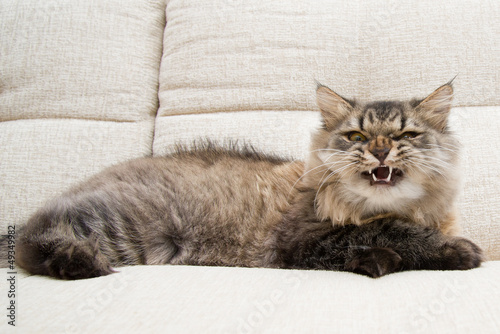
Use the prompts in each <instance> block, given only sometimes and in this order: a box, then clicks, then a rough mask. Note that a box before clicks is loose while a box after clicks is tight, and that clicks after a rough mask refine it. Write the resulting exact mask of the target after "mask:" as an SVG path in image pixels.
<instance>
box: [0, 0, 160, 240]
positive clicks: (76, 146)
mask: <svg viewBox="0 0 500 334" xmlns="http://www.w3.org/2000/svg"><path fill="white" fill-rule="evenodd" d="M164 26H165V3H164V2H163V1H146V0H144V1H136V0H127V1H118V0H116V1H115V0H112V1H77V2H68V1H63V0H55V1H32V0H30V1H21V2H20V1H10V0H6V1H2V2H1V3H0V50H1V52H0V54H1V57H0V144H1V147H2V149H1V150H0V189H1V194H2V199H1V201H0V231H1V232H3V231H5V229H6V226H7V225H9V224H10V225H12V224H22V223H24V222H25V221H26V219H27V218H28V217H29V215H30V214H31V213H33V211H34V210H35V209H36V208H38V207H40V206H41V205H42V203H43V202H44V201H46V200H47V199H49V198H50V197H52V196H55V195H56V194H58V193H60V192H61V191H62V190H64V189H66V188H67V187H68V186H70V185H71V184H74V183H75V182H78V181H81V180H83V179H85V178H87V177H88V176H90V175H92V174H94V173H96V172H98V171H99V170H101V169H103V168H104V167H107V166H109V165H112V164H114V163H117V162H119V161H123V160H127V159H130V158H133V157H137V156H142V155H147V154H151V148H152V141H153V130H154V117H155V114H156V111H157V108H158V97H157V90H158V73H159V65H160V59H161V52H162V37H163V29H164Z"/></svg>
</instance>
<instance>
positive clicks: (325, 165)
mask: <svg viewBox="0 0 500 334" xmlns="http://www.w3.org/2000/svg"><path fill="white" fill-rule="evenodd" d="M318 151H338V152H336V153H333V154H331V155H329V156H328V158H327V159H326V160H328V159H330V158H332V157H333V156H335V155H346V157H344V158H342V159H341V160H338V161H336V162H338V163H340V162H345V159H346V158H347V157H349V156H350V154H349V152H346V151H341V150H336V149H318V150H314V151H312V152H318ZM336 162H334V163H336ZM331 166H332V162H324V163H323V164H321V165H319V166H316V167H314V168H312V169H310V170H308V171H307V172H305V173H304V174H302V175H301V176H300V177H299V178H298V179H297V181H295V183H294V184H293V185H292V187H291V189H290V191H289V192H288V195H287V198H290V194H291V193H292V191H293V190H294V189H295V186H296V185H297V184H298V183H299V182H300V181H301V180H302V179H303V178H304V177H305V176H307V175H308V174H309V173H311V172H313V171H315V170H318V169H320V168H323V167H326V168H325V173H326V172H327V171H328V170H329V169H330V167H331ZM325 173H323V175H322V177H321V178H323V177H324V175H325Z"/></svg>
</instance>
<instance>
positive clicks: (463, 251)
mask: <svg viewBox="0 0 500 334" xmlns="http://www.w3.org/2000/svg"><path fill="white" fill-rule="evenodd" d="M483 261H484V256H483V251H482V250H481V248H479V246H477V245H476V244H475V243H473V242H472V241H470V240H467V239H465V238H458V237H457V238H453V239H452V240H450V241H448V242H446V243H445V244H444V246H443V247H442V258H441V261H440V262H441V268H440V269H442V270H468V269H473V268H477V267H479V266H480V265H481V262H483Z"/></svg>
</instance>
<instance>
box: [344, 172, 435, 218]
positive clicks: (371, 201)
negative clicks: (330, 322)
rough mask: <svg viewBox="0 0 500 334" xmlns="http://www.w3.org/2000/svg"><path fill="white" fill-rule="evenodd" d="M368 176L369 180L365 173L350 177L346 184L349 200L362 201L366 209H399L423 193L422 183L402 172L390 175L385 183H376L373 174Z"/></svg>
mask: <svg viewBox="0 0 500 334" xmlns="http://www.w3.org/2000/svg"><path fill="white" fill-rule="evenodd" d="M392 173H394V170H393V171H392ZM368 174H369V173H368ZM369 176H370V178H372V180H369V179H368V178H367V177H366V175H361V176H358V177H355V178H351V179H350V182H349V184H348V185H347V188H348V189H349V192H351V194H352V197H350V198H349V200H350V201H351V202H352V203H357V204H361V203H362V205H363V206H364V207H365V209H366V210H367V211H371V212H378V211H387V210H391V211H400V209H401V208H402V207H405V206H407V205H408V201H414V200H417V199H419V198H421V197H422V196H424V195H425V189H424V188H423V187H422V185H421V184H419V183H418V182H415V181H412V179H411V178H410V177H408V176H405V175H404V174H403V175H400V176H396V177H394V176H391V178H394V179H393V180H392V181H390V180H387V182H386V183H376V182H375V180H373V176H371V175H370V174H369ZM385 179H387V177H386V178H385ZM345 194H347V193H345Z"/></svg>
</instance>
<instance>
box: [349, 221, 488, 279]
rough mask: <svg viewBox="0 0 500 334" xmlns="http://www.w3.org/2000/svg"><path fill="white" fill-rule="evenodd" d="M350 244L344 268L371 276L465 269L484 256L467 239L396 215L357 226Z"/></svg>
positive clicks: (474, 266)
mask: <svg viewBox="0 0 500 334" xmlns="http://www.w3.org/2000/svg"><path fill="white" fill-rule="evenodd" d="M350 244H351V248H353V249H354V250H352V251H350V252H349V256H348V258H347V261H346V270H348V271H353V272H357V273H361V274H365V275H368V276H371V277H379V276H382V275H384V274H388V273H391V272H395V271H403V270H468V269H473V268H476V267H479V266H480V264H481V262H482V261H483V260H484V257H483V253H482V250H481V249H480V248H479V247H478V246H477V245H476V244H474V243H473V242H472V241H470V240H467V239H465V238H461V237H453V236H448V235H444V234H443V233H441V232H440V231H439V230H437V229H433V228H425V227H421V226H417V225H415V224H412V223H411V222H406V221H403V220H399V219H390V218H386V219H381V220H377V221H375V222H373V223H369V224H366V225H362V226H360V227H359V228H357V229H355V230H354V231H353V233H352V235H351V238H350ZM360 247H361V249H359V250H356V248H360ZM363 247H364V249H363ZM397 256H399V257H400V259H401V261H399V262H398V261H397Z"/></svg>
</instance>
